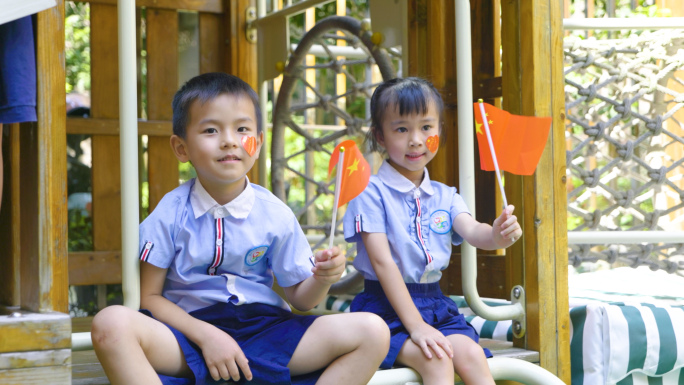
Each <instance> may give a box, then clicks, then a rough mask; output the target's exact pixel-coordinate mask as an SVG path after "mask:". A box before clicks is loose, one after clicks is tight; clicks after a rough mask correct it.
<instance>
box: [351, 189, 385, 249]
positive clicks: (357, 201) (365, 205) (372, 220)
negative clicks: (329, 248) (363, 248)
mask: <svg viewBox="0 0 684 385" xmlns="http://www.w3.org/2000/svg"><path fill="white" fill-rule="evenodd" d="M380 183H382V182H380ZM386 218H387V215H386V214H385V204H384V201H383V199H382V195H381V194H380V190H379V189H378V187H377V185H376V184H375V183H370V184H369V185H368V187H366V189H365V190H364V191H363V192H362V193H361V194H360V195H359V196H357V197H356V198H354V199H352V201H351V202H349V204H348V206H347V211H346V212H345V213H344V239H345V240H346V241H347V242H361V233H364V232H365V233H387V224H386V223H387V221H386Z"/></svg>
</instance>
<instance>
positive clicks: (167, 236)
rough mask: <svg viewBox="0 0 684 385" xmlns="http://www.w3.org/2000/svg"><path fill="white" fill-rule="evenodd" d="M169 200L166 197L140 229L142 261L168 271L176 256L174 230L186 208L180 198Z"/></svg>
mask: <svg viewBox="0 0 684 385" xmlns="http://www.w3.org/2000/svg"><path fill="white" fill-rule="evenodd" d="M169 198H170V197H164V199H162V200H161V202H159V204H158V205H157V207H156V208H155V209H154V211H152V213H151V214H150V216H148V217H147V218H145V220H144V221H143V222H142V223H141V224H140V227H139V231H140V239H139V242H140V247H139V250H140V260H141V261H144V262H148V263H150V264H152V265H154V266H157V267H160V268H162V269H168V268H169V266H171V263H172V262H173V259H174V257H175V255H176V251H175V243H174V239H175V234H174V229H176V228H177V223H176V222H177V217H178V216H179V211H181V210H182V208H183V207H184V206H183V205H181V202H180V199H178V197H175V199H173V198H171V199H169ZM179 206H180V207H179Z"/></svg>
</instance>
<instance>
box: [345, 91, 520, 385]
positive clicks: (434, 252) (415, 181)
mask: <svg viewBox="0 0 684 385" xmlns="http://www.w3.org/2000/svg"><path fill="white" fill-rule="evenodd" d="M443 109H444V103H443V101H442V98H441V96H440V94H439V93H438V92H437V90H436V89H435V87H434V86H433V85H432V84H431V83H429V82H428V81H426V80H423V79H419V78H403V79H392V80H389V81H387V82H385V83H383V84H381V85H380V86H378V87H377V89H376V90H375V92H374V93H373V97H372V99H371V130H370V131H369V135H368V138H367V140H368V141H369V142H370V144H371V147H372V149H373V150H378V149H380V148H382V150H384V152H385V153H386V154H387V159H386V160H385V161H384V163H383V164H382V166H380V169H379V170H378V174H377V175H373V176H372V177H371V179H370V183H369V184H368V187H367V188H366V190H365V191H364V192H363V193H361V195H359V196H358V197H357V198H356V199H354V200H352V201H351V202H350V204H349V207H348V208H347V212H346V214H345V216H344V233H345V234H344V235H345V238H346V240H347V241H348V242H357V243H358V247H357V249H358V254H357V256H356V259H355V260H354V267H355V268H356V269H357V270H358V271H360V272H361V273H362V274H363V275H364V277H365V279H366V281H365V290H364V292H363V293H361V294H359V295H357V296H356V298H355V299H354V301H353V302H352V305H351V310H352V311H368V312H373V313H376V314H378V315H380V316H381V317H382V318H383V319H384V320H385V322H387V324H388V326H389V328H390V331H391V335H392V337H391V341H390V350H389V353H388V355H387V357H386V358H385V360H384V361H383V363H382V365H381V367H382V368H390V367H392V366H393V365H394V363H395V362H396V363H398V364H401V365H406V366H409V367H412V368H414V369H415V370H417V371H418V373H420V375H421V376H422V378H423V382H424V384H430V385H433V384H453V383H454V371H456V373H458V374H459V375H460V376H461V378H462V379H463V380H464V381H465V382H466V384H494V380H493V379H492V376H491V374H490V373H489V367H488V365H487V361H486V358H485V356H487V357H491V353H490V352H489V351H488V350H487V349H484V350H483V349H482V348H481V347H480V346H479V345H478V343H477V342H478V335H477V332H475V330H474V329H473V327H472V326H471V325H470V324H469V323H468V322H466V320H465V318H463V316H462V315H461V314H459V313H458V308H457V306H456V305H455V303H454V302H453V301H452V300H451V299H449V298H448V297H446V296H444V295H443V294H442V292H441V291H440V288H439V279H440V277H441V275H442V273H441V270H443V269H445V268H446V267H447V265H448V264H449V257H450V256H451V245H452V244H454V245H459V244H460V243H461V242H463V240H466V241H468V243H470V244H471V245H473V246H475V247H478V248H481V249H489V250H492V249H500V248H506V247H509V246H510V245H512V244H513V243H514V242H515V241H516V240H517V239H518V238H520V236H521V234H522V230H521V229H520V225H519V224H518V222H517V219H516V217H515V216H514V215H512V213H513V206H508V207H506V209H505V210H504V213H503V214H502V215H501V216H500V217H499V218H497V219H496V220H495V221H494V225H493V226H490V225H488V224H485V223H480V222H478V221H476V220H475V219H474V218H473V217H472V216H471V215H470V213H469V212H468V208H467V207H466V205H465V202H464V201H463V198H461V196H460V195H458V194H457V193H456V189H455V188H453V187H448V186H446V185H444V184H442V183H439V182H433V181H431V180H430V176H429V175H428V171H427V169H426V168H425V166H426V165H427V164H428V163H429V162H430V161H431V160H432V159H433V158H434V157H435V154H436V153H437V149H438V145H439V137H440V135H441V133H442V132H441V131H442V111H443Z"/></svg>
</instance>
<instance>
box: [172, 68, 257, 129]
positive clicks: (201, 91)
mask: <svg viewBox="0 0 684 385" xmlns="http://www.w3.org/2000/svg"><path fill="white" fill-rule="evenodd" d="M221 94H228V95H240V96H247V97H249V98H250V99H251V100H252V104H254V113H255V114H256V120H257V133H259V134H260V133H261V129H262V122H261V106H260V105H259V97H258V96H257V94H256V92H254V90H253V89H252V87H250V85H249V84H247V83H246V82H245V81H244V80H242V79H240V78H239V77H237V76H233V75H229V74H227V73H223V72H211V73H206V74H202V75H199V76H195V77H194V78H192V79H190V80H188V81H187V82H186V83H185V84H183V86H182V87H181V88H180V89H179V90H178V91H177V92H176V95H174V97H173V103H172V108H173V134H174V135H178V136H180V137H181V138H184V139H185V128H186V127H187V125H188V115H189V113H190V106H191V105H192V102H194V101H195V100H199V101H200V103H204V102H206V101H208V100H211V99H214V98H216V97H218V96H219V95H221Z"/></svg>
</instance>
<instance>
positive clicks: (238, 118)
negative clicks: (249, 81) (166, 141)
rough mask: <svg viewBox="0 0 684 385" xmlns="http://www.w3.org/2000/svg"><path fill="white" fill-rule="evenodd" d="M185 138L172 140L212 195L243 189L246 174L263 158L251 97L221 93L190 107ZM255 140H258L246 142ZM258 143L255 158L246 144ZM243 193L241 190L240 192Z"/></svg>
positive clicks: (176, 149) (180, 156)
mask: <svg viewBox="0 0 684 385" xmlns="http://www.w3.org/2000/svg"><path fill="white" fill-rule="evenodd" d="M185 131H186V135H185V139H182V138H180V137H178V136H175V135H174V136H173V137H172V138H171V146H172V147H173V150H174V152H175V154H176V157H177V158H178V160H180V161H181V162H187V161H190V162H192V165H193V166H194V167H195V170H196V171H197V177H198V178H199V180H200V182H201V183H202V186H203V187H204V188H205V189H206V190H207V191H208V192H209V193H210V194H211V193H212V192H215V193H219V194H221V193H224V192H226V191H227V190H232V189H233V188H235V189H242V188H243V187H244V183H245V175H246V174H247V172H249V170H250V169H251V168H252V166H254V162H255V161H256V160H257V159H258V158H259V150H261V144H262V143H263V134H257V119H256V115H255V111H254V105H253V104H252V101H251V99H250V98H249V97H248V96H246V95H245V96H243V95H231V94H221V95H219V96H218V97H216V98H214V99H211V100H208V101H206V102H205V103H201V102H200V101H197V100H196V101H194V102H193V103H192V104H191V105H190V114H189V119H188V125H187V127H186V128H185ZM244 137H253V138H254V139H245V141H243V138H244ZM250 141H251V142H252V144H253V143H254V142H255V143H256V152H254V153H253V156H252V155H250V154H249V152H248V150H247V149H246V148H245V144H243V143H246V145H247V147H249V142H250ZM239 191H241V190H239Z"/></svg>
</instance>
